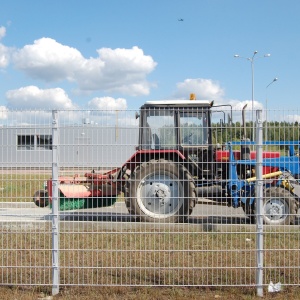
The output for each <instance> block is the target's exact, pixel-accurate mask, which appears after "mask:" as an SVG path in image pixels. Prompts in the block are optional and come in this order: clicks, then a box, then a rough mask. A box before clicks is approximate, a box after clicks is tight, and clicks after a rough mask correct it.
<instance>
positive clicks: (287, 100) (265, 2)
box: [0, 0, 300, 110]
mask: <svg viewBox="0 0 300 300" xmlns="http://www.w3.org/2000/svg"><path fill="white" fill-rule="evenodd" d="M299 12H300V1H299V0H252V1H242V0H151V1H149V0H109V1H107V0H105V1H104V0H85V1H80V0H73V1H70V0H51V1H48V0H26V1H25V0H10V1H2V2H1V4H0V108H1V109H2V110H19V109H89V110H92V109H111V110H116V109H128V110H131V109H132V110H135V109H138V108H139V107H140V106H141V105H142V104H143V103H144V102H145V101H147V100H165V99H188V98H189V95H190V93H195V94H196V98H197V99H207V100H214V103H215V104H217V105H221V104H231V105H233V106H234V107H235V108H237V109H238V108H241V107H242V106H243V105H244V104H246V103H247V104H248V105H249V107H250V108H251V105H252V103H253V104H254V108H264V107H265V106H266V105H267V106H268V108H274V109H277V108H285V109H291V110H293V109H295V108H299V107H300V104H299V100H300V84H299V83H300V71H299V70H300V59H299V57H300V56H299V53H300V20H299ZM254 51H257V54H255V56H253V55H254ZM236 54H238V55H239V56H240V57H238V58H235V57H234V55H236ZM265 54H270V56H268V57H265ZM249 58H250V60H249ZM251 59H252V63H251ZM251 67H253V72H252V68H251ZM252 75H253V77H252ZM252 78H253V80H252ZM274 78H277V79H278V80H276V81H274V82H273V80H274ZM252 83H253V87H254V88H253V92H254V93H253V101H252ZM270 83H271V84H270Z"/></svg>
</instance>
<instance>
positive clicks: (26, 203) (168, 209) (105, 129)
mask: <svg viewBox="0 0 300 300" xmlns="http://www.w3.org/2000/svg"><path fill="white" fill-rule="evenodd" d="M228 113H230V114H231V117H230V119H229V120H226V116H227V115H228ZM250 113H251V112H250ZM250 113H249V112H247V113H246V120H247V114H249V115H250ZM0 115H2V116H4V114H0ZM232 116H233V117H232ZM266 116H268V120H266V118H265V117H266ZM248 117H249V116H248ZM234 118H236V120H237V121H234ZM281 120H284V121H281ZM0 125H1V127H0V130H1V134H0V139H1V146H0V161H1V167H0V195H1V197H0V237H1V238H0V243H1V248H0V261H1V263H0V266H1V268H0V281H1V283H2V284H3V285H18V286H20V285H26V286H27V285H30V286H51V287H52V293H53V294H57V293H58V292H59V288H60V287H61V286H81V285H82V286H83V285H90V286H236V287H239V286H240V287H243V286H252V287H253V288H256V289H257V293H258V295H260V296H262V295H263V289H264V288H265V287H266V286H268V284H269V283H270V281H273V282H281V284H282V285H285V286H293V285H295V286H296V285H299V284H300V272H299V270H300V252H299V248H300V231H299V225H300V217H299V211H298V208H299V198H298V196H300V188H299V187H300V185H299V178H300V172H298V170H299V167H300V164H299V140H300V138H299V124H298V121H297V115H296V114H295V112H293V114H292V113H291V114H289V113H287V112H283V111H276V112H275V111H272V112H271V111H270V112H268V114H266V113H265V112H262V111H260V110H259V111H257V112H256V119H255V127H256V131H255V134H254V135H255V141H251V140H250V139H251V137H252V130H253V124H252V122H246V123H245V124H243V123H242V111H234V112H232V111H226V110H225V111H221V110H220V108H218V111H214V110H213V109H212V113H211V114H209V113H208V112H207V111H205V110H203V109H199V108H193V109H189V110H182V109H180V108H176V109H173V110H172V109H170V108H168V109H162V108H160V109H158V110H154V109H146V110H145V111H144V112H141V114H140V118H138V119H136V118H135V112H134V111H92V112H91V111H50V112H49V111H30V112H29V111H27V112H25V111H22V112H21V111H15V112H6V113H5V118H3V119H1V120H0ZM139 128H140V130H139ZM33 199H34V200H35V203H34V201H33Z"/></svg>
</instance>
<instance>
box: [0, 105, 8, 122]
mask: <svg viewBox="0 0 300 300" xmlns="http://www.w3.org/2000/svg"><path fill="white" fill-rule="evenodd" d="M7 112H8V110H7V108H6V107H5V106H0V120H5V119H7Z"/></svg>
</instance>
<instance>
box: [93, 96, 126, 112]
mask: <svg viewBox="0 0 300 300" xmlns="http://www.w3.org/2000/svg"><path fill="white" fill-rule="evenodd" d="M88 106H89V108H90V109H99V110H111V111H116V110H125V109H126V108H127V103H126V100H125V99H123V98H118V99H114V98H111V97H101V98H98V97H96V98H93V99H92V100H91V101H89V102H88Z"/></svg>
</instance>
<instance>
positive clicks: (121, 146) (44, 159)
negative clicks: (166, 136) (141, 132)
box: [0, 124, 138, 169]
mask: <svg viewBox="0 0 300 300" xmlns="http://www.w3.org/2000/svg"><path fill="white" fill-rule="evenodd" d="M58 132H59V147H58V149H59V161H60V167H89V168H95V169H98V168H100V167H101V168H102V167H103V168H111V167H117V166H120V165H122V164H123V163H124V162H125V161H126V160H127V159H128V158H129V157H130V156H131V155H132V154H133V153H134V151H135V147H136V146H137V143H138V128H136V127H126V128H122V127H121V128H116V127H102V126H99V125H91V124H83V125H78V126H65V127H60V128H59V131H58ZM51 134H52V129H51V128H50V127H47V126H45V127H42V126H40V127H36V126H35V127H33V126H30V127H28V126H26V127H25V126H24V127H22V126H19V127H17V126H16V127H13V126H12V127H1V128H0V142H1V147H0V163H1V166H2V168H25V167H30V168H49V167H51V163H52V151H51V149H49V147H48V149H45V147H40V146H39V145H37V144H36V143H37V141H38V136H40V135H51ZM18 136H19V139H18ZM21 136H23V140H25V136H27V139H29V137H28V136H34V138H32V139H34V141H35V144H33V145H30V146H27V147H26V146H20V141H21V138H20V137H21ZM18 144H19V145H18Z"/></svg>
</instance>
